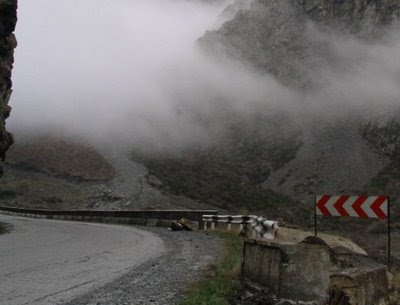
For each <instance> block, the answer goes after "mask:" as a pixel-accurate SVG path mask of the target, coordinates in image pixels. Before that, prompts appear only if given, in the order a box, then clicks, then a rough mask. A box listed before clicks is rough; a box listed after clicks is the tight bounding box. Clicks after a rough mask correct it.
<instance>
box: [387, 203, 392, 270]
mask: <svg viewBox="0 0 400 305" xmlns="http://www.w3.org/2000/svg"><path fill="white" fill-rule="evenodd" d="M387 226H388V228H387V231H388V249H387V252H388V267H389V269H390V265H391V264H392V237H391V228H390V198H389V197H388V207H387Z"/></svg>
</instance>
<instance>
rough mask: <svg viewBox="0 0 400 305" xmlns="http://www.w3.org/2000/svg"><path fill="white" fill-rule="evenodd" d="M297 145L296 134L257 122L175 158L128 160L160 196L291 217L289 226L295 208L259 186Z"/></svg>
mask: <svg viewBox="0 0 400 305" xmlns="http://www.w3.org/2000/svg"><path fill="white" fill-rule="evenodd" d="M279 129H280V130H279ZM293 130H294V129H293ZM301 145H302V142H301V135H300V134H299V133H298V132H297V131H291V132H288V131H287V130H283V127H282V126H281V125H280V126H279V125H278V124H275V123H273V122H271V121H269V122H268V121H265V117H259V118H256V119H255V120H254V121H253V123H252V124H251V125H249V124H248V125H246V124H240V123H239V124H235V125H231V126H230V128H229V131H228V132H226V134H224V136H223V137H221V138H220V139H219V141H218V142H217V144H216V145H213V146H211V147H206V148H197V149H190V150H186V151H184V152H182V153H181V154H179V155H161V156H160V155H159V156H148V155H143V154H138V153H135V154H134V156H133V158H134V159H135V160H138V161H141V162H142V163H144V164H145V166H146V167H147V168H148V170H149V174H150V176H154V177H156V178H157V179H156V180H157V181H159V182H160V183H157V184H155V185H154V186H156V187H158V188H160V189H162V190H164V191H166V192H169V193H172V194H175V195H185V196H187V197H189V198H192V199H194V200H197V201H199V202H203V203H207V204H210V205H213V206H216V207H219V208H223V209H227V210H232V211H241V212H251V211H258V212H266V213H268V215H269V216H270V217H272V216H280V217H282V215H288V214H290V213H292V215H291V216H290V217H288V218H289V220H290V221H292V220H293V219H291V218H296V217H297V215H296V211H295V210H296V204H294V203H293V202H292V201H291V200H290V199H289V198H287V197H285V196H283V195H280V194H278V193H276V192H274V191H272V190H269V189H266V188H265V187H263V182H264V181H265V180H266V179H267V178H268V177H269V175H270V174H271V172H272V171H275V170H277V169H279V168H280V167H282V166H283V165H284V164H286V163H287V162H288V161H290V160H291V159H293V158H294V157H295V155H296V153H297V151H298V149H299V148H300V147H301ZM151 180H152V179H150V181H151ZM288 206H291V207H292V212H290V211H288V209H287V207H288ZM282 212H283V214H282Z"/></svg>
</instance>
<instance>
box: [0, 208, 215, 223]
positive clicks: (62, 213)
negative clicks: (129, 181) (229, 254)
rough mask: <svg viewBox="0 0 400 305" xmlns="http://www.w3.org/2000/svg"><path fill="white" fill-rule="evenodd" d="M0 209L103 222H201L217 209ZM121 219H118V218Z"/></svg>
mask: <svg viewBox="0 0 400 305" xmlns="http://www.w3.org/2000/svg"><path fill="white" fill-rule="evenodd" d="M0 211H3V212H8V213H14V214H18V215H26V216H28V215H29V216H32V217H35V216H43V217H44V218H49V219H53V218H54V219H61V218H62V219H68V220H88V221H93V220H99V221H101V220H111V221H104V222H125V221H122V220H129V219H141V220H143V222H144V223H145V224H147V222H148V220H149V221H150V220H168V221H170V220H179V219H182V218H186V219H189V220H191V221H197V222H199V224H202V216H203V215H204V214H209V215H217V214H218V211H217V210H137V211H97V210H68V211H66V210H45V209H24V208H15V207H7V206H0ZM119 219H120V220H121V221H118V220H119ZM112 220H115V221H112Z"/></svg>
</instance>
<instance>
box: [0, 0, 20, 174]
mask: <svg viewBox="0 0 400 305" xmlns="http://www.w3.org/2000/svg"><path fill="white" fill-rule="evenodd" d="M16 23H17V0H0V176H1V174H2V173H3V169H2V161H4V158H5V153H6V151H7V150H8V148H9V147H10V145H11V144H12V143H13V137H12V135H11V134H10V133H9V132H7V130H6V126H5V120H6V119H7V117H8V116H9V115H10V111H11V107H10V106H9V105H8V102H9V99H10V96H11V92H12V90H11V87H12V81H11V71H12V68H13V63H14V48H15V47H16V46H17V41H16V39H15V36H14V34H13V32H14V30H15V25H16Z"/></svg>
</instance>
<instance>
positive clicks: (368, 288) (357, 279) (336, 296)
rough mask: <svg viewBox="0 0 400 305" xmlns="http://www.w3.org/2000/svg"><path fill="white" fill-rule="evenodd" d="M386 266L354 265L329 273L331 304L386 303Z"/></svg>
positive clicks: (384, 304)
mask: <svg viewBox="0 0 400 305" xmlns="http://www.w3.org/2000/svg"><path fill="white" fill-rule="evenodd" d="M386 272H387V268H386V266H382V265H375V266H363V267H355V268H349V269H346V270H343V271H341V272H339V273H334V274H332V275H331V286H330V291H331V304H332V305H335V304H340V301H341V300H346V302H347V304H349V305H386V304H388V294H389V291H388V289H389V288H388V287H389V281H388V277H387V274H386Z"/></svg>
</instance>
